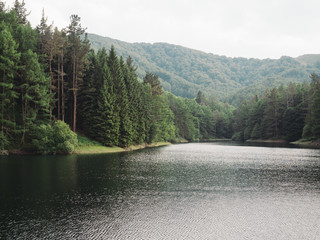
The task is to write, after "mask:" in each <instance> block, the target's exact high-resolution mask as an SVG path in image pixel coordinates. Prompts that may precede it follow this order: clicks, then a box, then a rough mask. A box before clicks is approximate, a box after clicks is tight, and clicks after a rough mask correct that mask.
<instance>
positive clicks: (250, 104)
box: [232, 74, 320, 141]
mask: <svg viewBox="0 0 320 240" xmlns="http://www.w3.org/2000/svg"><path fill="white" fill-rule="evenodd" d="M233 122H234V123H233V128H234V132H235V134H234V135H233V137H232V138H233V139H234V140H240V141H244V140H248V139H284V140H287V141H295V140H298V139H301V138H303V139H307V140H316V139H319V138H320V78H319V76H318V75H316V74H312V75H311V83H310V84H296V83H290V84H289V85H288V86H287V87H284V86H280V87H278V88H273V89H272V90H269V91H266V93H265V94H264V95H263V96H262V97H260V98H258V97H257V96H256V97H254V98H252V99H251V100H250V101H243V102H242V103H241V104H240V106H239V107H238V108H237V109H236V111H235V113H234V121H233Z"/></svg>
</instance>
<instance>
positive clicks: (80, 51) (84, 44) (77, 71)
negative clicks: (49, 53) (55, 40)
mask: <svg viewBox="0 0 320 240" xmlns="http://www.w3.org/2000/svg"><path fill="white" fill-rule="evenodd" d="M70 21H71V22H70V25H69V26H68V28H67V33H68V43H69V50H70V52H69V54H70V60H71V63H72V70H71V75H72V88H71V89H72V93H73V115H72V130H73V131H74V132H76V129H77V96H78V90H79V87H80V80H81V77H82V74H83V72H84V63H85V58H86V55H87V53H88V52H89V43H88V40H87V38H86V39H85V40H84V41H83V40H81V35H83V34H84V32H85V28H82V27H81V24H80V17H79V16H78V15H71V17H70Z"/></svg>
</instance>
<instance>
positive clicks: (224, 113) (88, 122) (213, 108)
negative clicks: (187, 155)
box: [0, 0, 320, 154]
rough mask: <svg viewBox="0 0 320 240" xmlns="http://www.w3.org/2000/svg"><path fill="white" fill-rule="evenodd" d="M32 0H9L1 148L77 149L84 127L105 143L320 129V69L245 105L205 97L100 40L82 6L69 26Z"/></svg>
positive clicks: (290, 135)
mask: <svg viewBox="0 0 320 240" xmlns="http://www.w3.org/2000/svg"><path fill="white" fill-rule="evenodd" d="M27 17H28V10H27V9H26V7H25V3H24V1H22V2H20V1H18V0H16V1H15V3H14V6H13V7H12V8H8V7H7V6H5V5H4V3H3V2H0V30H1V32H0V124H1V125H0V127H1V131H0V151H1V152H3V153H4V152H6V151H7V150H11V149H22V150H24V151H27V152H28V151H29V152H38V153H45V154H55V153H69V152H73V151H74V149H75V147H76V146H77V144H78V138H79V136H86V137H88V138H90V139H94V140H96V141H98V142H99V143H101V144H103V145H105V146H120V147H127V146H130V145H136V144H142V143H152V142H158V141H170V142H176V141H185V140H187V141H200V140H202V141H204V140H212V139H218V138H228V139H230V138H232V139H234V140H239V141H245V140H248V139H284V140H287V141H295V140H298V139H301V138H304V139H308V140H316V139H319V138H320V78H319V76H318V75H316V74H312V75H311V76H310V78H311V83H290V84H288V85H286V86H284V85H281V86H280V87H277V88H272V89H270V90H266V91H265V93H264V94H262V95H261V94H260V95H256V96H254V97H252V98H251V99H249V100H248V99H247V98H243V99H242V100H241V102H240V104H239V105H238V106H236V107H235V106H232V105H231V104H228V102H224V103H223V102H220V101H218V100H217V99H215V98H214V97H211V96H208V95H207V94H206V93H204V92H203V91H201V90H200V89H198V92H197V96H196V97H195V98H183V97H178V96H175V95H173V94H172V93H169V92H166V91H164V90H163V88H162V86H161V84H160V79H159V76H158V75H157V74H156V73H152V72H146V74H145V75H144V76H143V78H142V79H140V78H139V75H138V73H137V71H138V70H137V67H136V66H135V63H134V61H133V59H132V58H131V57H130V56H128V57H127V58H126V59H124V58H123V57H122V56H118V55H117V53H116V50H115V48H114V47H113V46H111V48H110V49H108V50H107V49H105V48H101V49H98V50H93V49H92V48H91V46H90V42H89V40H88V37H87V34H86V29H85V28H83V27H82V26H81V19H80V17H79V16H78V15H72V16H71V17H70V24H69V25H68V26H66V27H65V28H64V29H61V30H59V29H58V28H56V27H54V26H53V25H50V24H48V23H47V18H46V17H45V14H44V13H43V15H42V18H41V21H40V23H39V25H38V26H37V27H35V28H32V27H31V25H30V23H29V22H28V20H27Z"/></svg>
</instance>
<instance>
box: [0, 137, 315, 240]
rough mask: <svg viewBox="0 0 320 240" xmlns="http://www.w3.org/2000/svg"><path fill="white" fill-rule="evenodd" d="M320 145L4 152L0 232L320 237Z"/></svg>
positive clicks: (11, 235) (22, 235)
mask: <svg viewBox="0 0 320 240" xmlns="http://www.w3.org/2000/svg"><path fill="white" fill-rule="evenodd" d="M319 236H320V150H315V149H300V148H288V147H263V146H237V145H235V144H230V143H229V144H219V143H193V144H179V145H171V146H166V147H161V148H154V149H145V150H139V151H136V152H131V153H118V154H99V155H79V156H77V155H70V156H7V157H1V158H0V239H2V238H3V239H319Z"/></svg>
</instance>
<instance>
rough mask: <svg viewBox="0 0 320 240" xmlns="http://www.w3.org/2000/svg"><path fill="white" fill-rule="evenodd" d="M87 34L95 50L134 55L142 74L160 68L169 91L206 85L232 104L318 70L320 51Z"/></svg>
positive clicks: (190, 93)
mask: <svg viewBox="0 0 320 240" xmlns="http://www.w3.org/2000/svg"><path fill="white" fill-rule="evenodd" d="M88 37H89V39H90V42H91V45H92V47H93V49H95V50H98V49H100V48H102V47H105V48H107V49H109V48H110V47H111V46H112V45H113V46H114V47H115V49H116V50H117V52H118V54H119V55H120V56H123V57H124V58H125V57H128V56H129V55H130V56H131V57H132V59H133V60H134V62H135V64H136V66H137V67H138V70H137V73H138V75H139V77H140V78H141V79H142V78H143V77H144V76H145V73H146V72H153V73H155V74H157V75H158V76H159V80H160V82H161V85H162V86H163V88H164V90H165V91H169V92H171V93H173V94H175V95H177V96H182V97H188V98H194V97H196V95H197V93H198V91H199V90H201V91H202V92H203V93H205V94H206V95H207V96H209V97H211V96H215V97H216V98H217V99H219V100H223V101H228V102H229V103H230V104H233V105H238V104H240V103H241V99H242V98H245V99H246V100H249V99H250V98H251V97H252V96H254V95H255V94H258V95H262V94H263V93H264V91H265V90H266V88H270V89H271V88H274V87H278V86H279V85H281V84H289V83H290V82H297V83H303V82H307V81H309V75H310V74H311V73H312V72H315V71H318V70H319V67H318V66H317V62H319V59H320V58H319V55H316V56H312V58H314V59H313V60H312V61H309V60H308V59H309V58H310V57H304V58H297V59H295V58H290V57H282V58H280V59H264V60H259V59H253V58H251V59H246V58H227V57H225V56H218V55H214V54H207V53H204V52H201V51H197V50H192V49H188V48H185V47H181V46H176V45H171V44H166V43H155V44H147V43H133V44H131V43H126V42H122V41H118V40H114V39H111V38H107V37H101V36H98V35H95V34H89V36H88ZM234 95H235V96H234ZM233 96H234V97H233Z"/></svg>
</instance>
